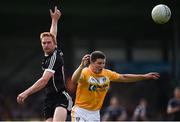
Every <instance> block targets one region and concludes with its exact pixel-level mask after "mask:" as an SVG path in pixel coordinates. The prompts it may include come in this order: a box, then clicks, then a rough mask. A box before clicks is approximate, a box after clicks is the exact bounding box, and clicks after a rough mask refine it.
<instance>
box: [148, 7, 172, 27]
mask: <svg viewBox="0 0 180 122" xmlns="http://www.w3.org/2000/svg"><path fill="white" fill-rule="evenodd" d="M151 16H152V19H153V20H154V22H156V23H158V24H164V23H167V22H168V21H169V19H170V18H171V10H170V9H169V7H168V6H167V5H164V4H159V5H156V6H155V7H154V8H153V9H152V12H151Z"/></svg>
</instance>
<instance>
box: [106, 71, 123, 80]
mask: <svg viewBox="0 0 180 122" xmlns="http://www.w3.org/2000/svg"><path fill="white" fill-rule="evenodd" d="M108 75H109V80H110V81H117V80H118V79H120V77H121V74H119V73H117V72H114V71H111V70H108Z"/></svg>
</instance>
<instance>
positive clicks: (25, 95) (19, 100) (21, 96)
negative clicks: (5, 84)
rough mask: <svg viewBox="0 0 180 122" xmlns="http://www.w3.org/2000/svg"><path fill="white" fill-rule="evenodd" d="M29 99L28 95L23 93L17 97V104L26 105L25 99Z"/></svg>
mask: <svg viewBox="0 0 180 122" xmlns="http://www.w3.org/2000/svg"><path fill="white" fill-rule="evenodd" d="M27 97H28V95H27V94H26V92H22V93H21V94H19V95H18V96H17V102H18V103H19V104H23V103H24V101H25V99H26V98H27Z"/></svg>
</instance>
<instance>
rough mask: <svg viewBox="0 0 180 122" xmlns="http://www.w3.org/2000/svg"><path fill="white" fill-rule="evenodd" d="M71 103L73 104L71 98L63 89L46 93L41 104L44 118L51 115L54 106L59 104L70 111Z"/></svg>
mask: <svg viewBox="0 0 180 122" xmlns="http://www.w3.org/2000/svg"><path fill="white" fill-rule="evenodd" d="M72 105H73V102H72V98H71V97H70V95H69V94H68V93H67V92H65V91H62V92H57V93H53V94H50V95H47V96H46V98H45V100H44V105H43V114H44V117H45V118H46V119H47V118H50V117H53V115H54V111H55V109H56V107H59V106H61V107H63V108H66V109H67V110H68V111H70V110H71V108H72Z"/></svg>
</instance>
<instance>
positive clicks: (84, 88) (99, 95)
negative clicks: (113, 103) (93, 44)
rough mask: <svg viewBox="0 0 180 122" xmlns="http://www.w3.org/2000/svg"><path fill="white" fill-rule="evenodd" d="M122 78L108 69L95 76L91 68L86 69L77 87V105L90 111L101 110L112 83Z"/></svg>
mask: <svg viewBox="0 0 180 122" xmlns="http://www.w3.org/2000/svg"><path fill="white" fill-rule="evenodd" d="M120 77H121V75H120V74H118V73H116V72H113V71H111V70H108V69H103V70H102V72H101V73H100V74H95V73H93V72H92V71H91V69H90V68H89V67H87V68H84V69H83V70H82V73H81V77H80V79H79V81H78V85H77V90H76V99H75V105H77V106H79V107H81V108H84V109H88V110H100V109H101V107H102V104H103V101H104V98H105V96H106V94H107V91H108V89H109V85H110V81H116V80H117V79H119V78H120Z"/></svg>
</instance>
